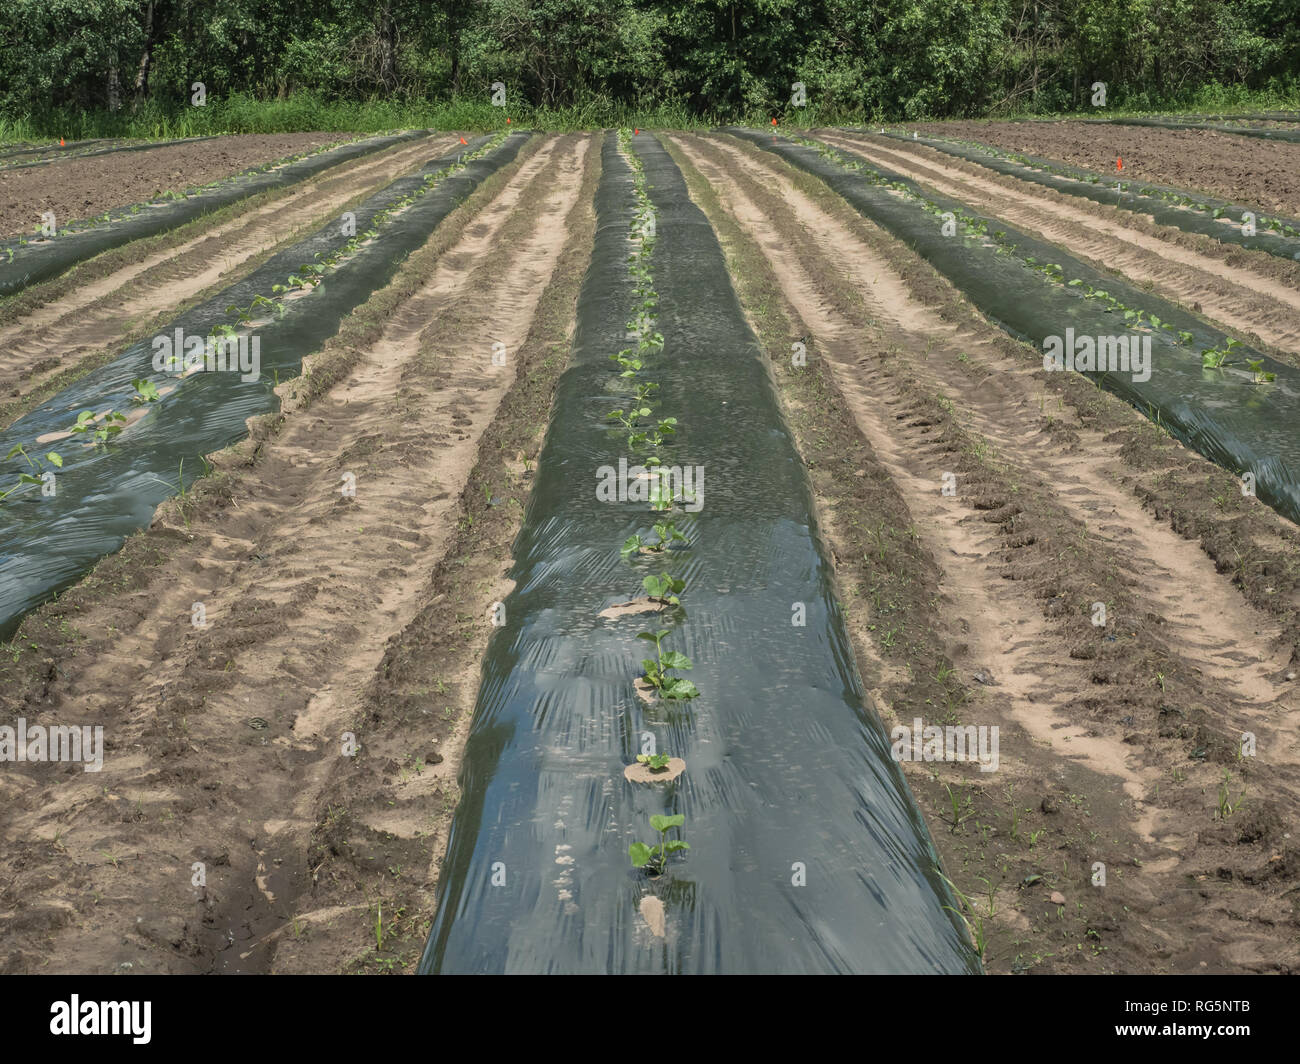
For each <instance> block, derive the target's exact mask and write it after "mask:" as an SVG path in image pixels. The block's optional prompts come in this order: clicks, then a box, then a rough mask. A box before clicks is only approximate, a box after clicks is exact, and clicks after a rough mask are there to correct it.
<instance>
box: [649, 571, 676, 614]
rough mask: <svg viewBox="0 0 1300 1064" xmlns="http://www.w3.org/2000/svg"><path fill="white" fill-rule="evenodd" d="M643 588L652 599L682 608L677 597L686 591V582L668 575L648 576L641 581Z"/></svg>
mask: <svg viewBox="0 0 1300 1064" xmlns="http://www.w3.org/2000/svg"><path fill="white" fill-rule="evenodd" d="M641 586H642V587H643V588H645V592H646V594H647V595H649V596H650V597H651V598H652V599H656V600H658V601H659V602H664V603H667V604H668V605H670V606H680V605H681V602H680V601H679V600H678V598H677V596H678V595H680V594H681V593H682V592H683V591H685V590H686V581H685V580H681V579H678V578H677V577H675V576H670V575H669V574H668V573H660V574H659V575H658V576H647V577H646V578H645V579H644V580H642V581H641Z"/></svg>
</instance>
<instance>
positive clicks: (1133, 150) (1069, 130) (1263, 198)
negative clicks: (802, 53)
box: [908, 121, 1300, 215]
mask: <svg viewBox="0 0 1300 1064" xmlns="http://www.w3.org/2000/svg"><path fill="white" fill-rule="evenodd" d="M911 128H912V127H911V126H909V127H908V129H909V130H910V129H911ZM916 128H917V129H918V130H920V131H921V132H922V133H923V134H925V135H927V136H937V137H953V138H957V139H960V140H970V141H977V142H981V143H984V144H991V145H993V146H994V147H997V148H1004V149H1006V150H1008V151H1017V152H1022V153H1024V154H1026V155H1036V156H1038V157H1039V158H1040V159H1058V160H1060V161H1061V162H1064V163H1070V164H1071V165H1073V166H1082V167H1084V168H1085V169H1087V170H1095V171H1097V172H1098V173H1102V174H1109V173H1116V174H1117V173H1119V172H1120V170H1119V167H1118V165H1117V164H1118V162H1119V161H1122V162H1123V164H1124V165H1123V173H1124V175H1125V177H1126V178H1128V177H1132V178H1133V179H1134V180H1137V181H1151V182H1154V183H1156V184H1161V185H1173V186H1175V187H1177V188H1186V189H1195V190H1199V191H1202V192H1208V193H1209V194H1210V195H1212V196H1220V197H1222V198H1224V199H1230V200H1238V199H1239V200H1240V201H1241V202H1243V203H1247V204H1258V205H1259V206H1260V207H1263V208H1264V209H1265V210H1269V211H1281V212H1283V213H1285V214H1291V215H1295V214H1297V213H1300V168H1298V167H1297V166H1296V161H1297V159H1300V145H1296V144H1281V143H1276V142H1272V143H1270V142H1268V141H1251V142H1249V143H1245V144H1243V143H1242V142H1241V140H1239V139H1238V138H1236V137H1234V136H1232V135H1231V134H1226V133H1216V132H1214V131H1213V130H1187V129H1153V128H1149V127H1148V128H1139V127H1136V126H1116V125H1109V124H1107V123H1101V122H1087V121H1084V122H1071V121H1061V122H936V123H924V124H921V125H918V126H916Z"/></svg>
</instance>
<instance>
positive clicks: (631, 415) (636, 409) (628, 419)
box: [605, 406, 650, 432]
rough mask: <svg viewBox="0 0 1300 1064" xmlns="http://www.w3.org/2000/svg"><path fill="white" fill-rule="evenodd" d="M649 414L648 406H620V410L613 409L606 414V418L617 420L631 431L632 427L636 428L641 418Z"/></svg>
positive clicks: (607, 419)
mask: <svg viewBox="0 0 1300 1064" xmlns="http://www.w3.org/2000/svg"><path fill="white" fill-rule="evenodd" d="M649 416H650V408H649V407H648V406H633V407H629V408H628V409H627V410H624V409H622V408H621V407H620V408H619V409H618V410H611V411H610V412H609V413H608V414H607V415H605V420H606V421H617V422H618V423H619V424H620V425H622V426H623V427H624V428H625V429H627V430H628V431H629V432H631V431H632V429H634V428H636V424H637V422H638V421H640V420H641V418H643V417H649Z"/></svg>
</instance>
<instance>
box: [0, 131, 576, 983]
mask: <svg viewBox="0 0 1300 1064" xmlns="http://www.w3.org/2000/svg"><path fill="white" fill-rule="evenodd" d="M588 147H589V141H587V140H586V139H585V138H579V137H568V138H560V139H557V140H551V141H547V142H545V143H543V144H542V145H541V146H540V147H539V149H538V150H537V151H536V152H535V153H534V154H532V155H531V156H530V157H529V158H527V159H526V160H525V161H523V163H522V165H521V166H520V167H519V168H518V170H517V171H515V172H514V174H513V176H511V177H510V178H509V180H508V181H507V182H506V183H505V184H504V185H503V186H502V187H501V189H500V191H499V193H498V194H497V195H496V196H495V198H494V199H493V200H492V201H491V202H490V204H488V205H487V206H486V207H485V208H484V209H483V210H482V212H481V213H480V214H479V215H478V217H477V218H476V219H474V221H473V222H472V223H471V224H470V225H469V226H468V227H467V228H466V229H465V230H464V231H463V235H462V237H461V239H459V240H458V241H457V243H456V244H455V245H454V246H453V247H451V248H449V249H447V251H446V252H445V253H444V254H443V255H442V256H440V258H439V260H438V262H437V266H436V268H434V269H433V270H432V272H431V274H430V275H429V277H428V279H427V281H425V282H424V283H423V284H422V285H421V286H420V287H419V289H418V290H417V291H415V292H414V293H412V295H411V297H410V298H409V299H407V300H406V301H404V302H403V303H402V304H401V305H400V307H399V308H397V309H396V311H395V313H393V314H392V315H391V316H390V317H389V318H388V319H387V321H386V323H385V325H384V327H383V330H382V332H381V333H380V334H379V335H378V336H376V337H375V338H374V339H373V341H372V342H371V343H368V344H367V345H366V346H365V347H364V349H361V350H359V351H358V352H357V354H356V356H355V358H354V359H353V360H352V362H351V366H350V369H349V371H348V372H347V375H346V377H344V378H343V379H340V380H339V381H338V382H337V383H336V384H335V385H334V386H333V387H332V388H330V389H329V390H328V391H326V392H324V393H323V394H317V393H314V392H313V391H312V390H311V384H310V381H311V376H312V372H313V367H312V365H311V361H312V360H308V365H307V367H306V368H305V370H304V377H303V378H301V379H300V380H299V381H296V382H292V383H290V384H288V385H284V386H282V389H281V390H282V392H286V393H287V396H286V406H285V410H284V411H283V412H282V413H281V414H280V415H277V416H276V417H275V418H273V419H270V421H271V423H275V424H278V425H279V432H278V433H277V434H276V435H275V437H274V438H273V439H266V438H262V439H252V440H250V441H248V442H246V443H245V444H243V445H241V446H240V447H239V448H237V449H236V451H237V452H238V453H239V454H242V455H243V456H244V461H246V462H248V463H249V464H250V465H252V466H253V467H254V469H255V471H254V472H240V473H239V474H237V476H238V479H239V481H240V490H239V491H238V493H237V495H236V496H235V497H234V498H233V499H232V500H231V510H230V512H229V513H228V515H227V516H226V517H225V518H224V519H223V520H221V521H219V522H217V523H216V524H215V526H214V527H211V528H204V529H203V530H202V531H201V532H199V537H200V539H201V542H199V543H196V544H194V545H193V546H191V547H188V548H187V549H186V550H185V551H184V552H183V554H184V556H185V558H184V561H181V560H180V559H178V561H177V562H175V563H171V564H174V565H178V566H180V567H181V568H182V569H183V570H184V571H185V574H186V575H185V580H184V581H183V582H182V581H179V580H173V581H168V580H167V579H166V576H167V567H166V566H164V568H163V570H161V571H159V572H157V573H155V574H151V577H152V578H151V581H150V583H151V585H152V586H151V589H150V590H151V592H152V593H151V594H150V595H149V601H148V603H147V604H144V608H143V612H142V613H141V615H139V616H137V617H135V618H133V620H132V623H130V625H129V627H128V626H126V625H123V626H122V628H121V629H120V630H119V631H118V633H117V637H116V639H114V640H113V641H112V645H111V648H110V647H109V646H106V645H103V643H100V644H99V646H98V647H97V649H98V650H100V651H101V653H99V654H96V655H89V656H88V657H87V659H85V660H84V661H83V662H80V663H78V665H77V667H76V668H75V671H72V670H71V669H70V674H69V675H68V676H67V677H66V682H67V684H68V688H69V689H71V690H73V691H76V692H80V693H81V697H80V699H79V705H80V706H81V707H83V711H84V712H86V713H89V714H92V715H93V716H95V718H96V719H102V720H106V721H112V722H116V726H115V727H111V728H110V729H109V733H110V738H109V743H108V745H109V751H110V755H111V757H112V769H113V776H112V779H113V780H114V786H115V787H121V788H122V789H123V790H125V791H129V792H130V793H131V795H132V797H133V798H135V799H136V800H138V801H141V802H145V803H148V804H149V805H150V808H151V809H154V808H157V807H158V806H156V805H155V803H160V805H161V807H168V808H170V807H172V806H173V802H174V799H175V795H174V794H173V793H171V792H170V791H169V790H168V787H167V785H166V784H165V783H164V782H163V781H165V780H173V779H175V778H176V777H177V773H183V772H185V771H189V770H186V769H185V768H184V767H183V766H185V765H186V764H189V765H191V766H194V768H193V769H192V770H193V771H201V772H202V774H203V775H204V776H205V777H206V778H209V779H216V780H221V781H222V783H221V784H220V790H219V791H217V793H216V794H215V795H214V799H213V801H211V802H207V803H199V805H198V806H197V807H194V803H193V802H189V803H185V804H186V805H187V807H186V808H183V809H182V810H181V811H180V812H179V814H178V815H177V816H176V819H175V820H174V821H173V822H171V823H170V825H169V827H168V828H167V829H165V830H163V831H161V832H160V833H154V834H151V835H149V836H148V840H147V841H146V839H145V836H144V834H143V833H142V834H140V835H139V836H138V837H137V832H136V830H135V829H125V830H124V831H117V830H114V829H113V828H106V826H105V824H104V823H103V822H102V820H101V821H100V822H99V823H94V822H95V821H96V820H100V818H99V817H95V816H84V817H79V818H78V821H77V826H76V828H75V829H74V830H73V831H71V832H69V833H68V835H67V836H66V837H61V839H60V842H61V845H62V846H63V847H64V852H66V853H68V854H69V856H70V859H71V860H72V861H73V862H74V864H76V865H78V866H79V867H80V869H81V874H82V875H84V876H86V877H88V878H90V879H92V880H94V881H95V882H96V886H95V889H96V890H100V889H102V890H103V891H104V892H107V893H113V894H115V895H118V897H119V899H120V898H121V897H122V896H123V894H124V892H129V893H138V892H139V891H140V889H141V886H142V884H147V886H145V887H144V889H145V891H146V892H148V895H149V896H151V897H159V898H166V899H167V900H168V904H167V905H166V906H165V907H164V908H165V911H166V912H168V913H171V914H176V913H179V912H191V913H193V914H194V915H193V916H192V917H191V919H190V920H188V921H186V920H183V919H181V918H179V917H175V916H174V915H173V916H170V917H168V918H167V919H168V920H173V921H176V922H177V923H178V924H179V925H180V929H179V930H178V931H177V937H176V940H175V941H174V942H173V941H172V940H171V939H170V938H168V935H169V934H170V933H171V932H170V930H161V931H159V930H157V929H154V930H152V931H151V930H144V931H141V929H139V928H136V929H132V928H131V927H130V926H129V918H128V917H127V916H126V915H124V914H125V913H126V909H127V906H122V907H116V906H115V913H116V914H117V915H118V916H120V917H121V919H122V920H123V921H127V923H124V924H123V926H122V927H120V928H116V929H115V933H113V934H107V933H106V934H104V935H103V936H102V938H101V939H100V941H101V943H102V949H103V950H104V951H106V953H105V955H96V956H94V957H89V956H88V955H87V954H86V952H85V951H84V950H82V951H80V952H79V953H78V951H70V952H68V953H67V954H66V956H69V957H71V956H74V955H76V956H78V960H77V966H78V967H79V968H80V969H82V970H85V969H91V970H111V969H112V968H113V967H114V966H115V964H116V963H119V962H117V960H116V957H117V955H118V954H131V955H133V956H136V955H139V954H140V953H142V952H150V947H148V946H147V945H146V943H147V942H149V941H152V942H153V943H154V946H155V947H156V946H162V947H163V949H162V951H161V953H154V955H153V956H152V957H150V959H149V960H148V961H147V962H146V961H141V962H140V964H141V966H142V967H144V968H145V969H146V970H154V971H156V970H186V969H187V968H188V969H189V970H216V971H241V970H255V969H264V968H265V967H266V965H267V964H268V963H269V955H268V954H267V953H266V952H265V951H263V950H260V949H259V948H258V945H259V943H260V944H261V945H267V944H269V939H267V937H266V936H267V935H269V934H270V933H272V932H273V931H275V930H276V929H280V930H282V929H283V925H284V924H285V923H286V920H287V918H288V917H287V915H286V913H287V912H288V910H286V909H285V906H286V905H287V904H288V903H289V901H290V900H292V898H293V897H294V896H296V895H297V894H298V893H300V892H302V891H304V890H307V889H309V887H310V882H311V880H310V874H309V872H308V870H307V868H306V864H305V860H304V855H305V853H306V850H307V846H308V836H309V834H310V831H311V829H312V828H313V826H314V825H315V824H316V822H317V809H316V805H317V801H318V798H319V796H320V793H321V792H320V788H321V787H322V786H323V784H324V782H325V780H326V779H327V778H328V777H329V775H330V773H331V772H332V771H333V770H334V768H335V762H336V759H337V757H338V756H339V750H340V742H341V740H340V738H339V736H340V735H341V733H342V731H343V729H344V728H345V726H346V725H347V724H348V723H349V722H350V721H351V720H353V719H354V718H355V717H356V716H357V714H358V706H359V704H360V699H361V694H362V691H363V688H364V687H365V685H366V684H367V682H368V681H369V678H370V676H371V675H372V673H373V671H374V669H375V667H376V665H377V664H378V663H379V661H380V659H381V657H382V654H383V649H384V645H385V642H386V641H387V640H388V639H389V637H390V636H392V635H393V634H395V633H397V632H399V631H401V630H402V628H403V627H404V626H405V625H406V624H407V623H408V622H409V621H410V620H411V619H412V618H413V617H414V616H415V614H416V611H417V609H418V607H419V605H420V601H419V599H420V594H421V591H422V589H423V588H424V586H425V580H426V577H425V574H426V573H427V572H428V571H429V569H430V568H431V567H432V566H433V565H434V564H435V563H436V562H437V560H438V558H439V557H440V556H441V554H442V553H443V552H444V550H445V549H446V546H447V544H448V543H449V542H450V541H451V539H452V538H453V537H454V534H455V531H456V528H455V524H454V511H455V509H456V507H457V497H458V495H459V493H460V491H461V489H462V488H463V487H464V484H465V481H466V478H467V476H468V473H469V470H470V468H471V466H472V465H473V463H474V454H475V451H476V448H477V446H478V443H479V440H480V438H481V436H482V433H483V432H484V430H485V428H486V426H487V425H488V424H489V423H490V422H491V420H492V418H493V416H494V414H495V411H496V409H497V407H498V405H499V404H500V402H501V401H502V398H503V397H504V396H505V394H506V393H507V391H508V390H509V389H510V388H511V386H512V384H513V383H514V372H513V366H514V363H513V362H512V361H510V353H511V352H513V351H514V350H516V349H517V347H518V346H519V345H520V344H521V343H522V342H523V340H524V338H525V336H526V335H527V333H528V330H529V326H530V323H531V321H532V319H533V316H534V311H535V309H536V307H537V303H538V299H539V298H540V295H541V293H542V291H543V290H544V288H545V287H546V284H547V281H548V280H549V278H550V276H551V273H552V271H553V269H554V267H555V264H556V262H557V260H558V257H559V254H560V252H561V250H562V248H563V247H564V245H565V242H566V232H565V229H564V228H563V226H562V225H557V224H555V223H556V222H557V221H562V220H563V219H564V218H565V217H566V216H567V214H568V212H569V210H570V208H572V206H573V205H574V203H575V201H576V197H577V194H578V189H579V187H580V184H581V181H582V177H583V169H584V164H585V157H586V152H587V149H588ZM494 343H502V344H504V345H505V351H506V354H507V361H506V364H505V365H504V366H494V365H493V362H492V357H493V344H494ZM300 392H301V393H303V396H302V397H303V398H304V399H306V398H310V399H311V401H310V402H309V403H308V404H307V405H302V404H300V403H299V402H296V401H295V396H298V395H299V393H300ZM221 464H222V462H221V461H220V459H219V461H218V465H219V466H220V465H221ZM237 468H238V467H237ZM344 474H351V477H354V478H355V480H354V481H353V480H351V479H350V478H345V476H344ZM353 483H354V484H355V496H350V495H348V494H344V491H346V490H347V489H348V488H349V487H350V486H351V484H353ZM340 489H343V490H342V491H341V490H340ZM154 534H156V533H151V535H154ZM174 534H175V535H176V536H177V538H178V539H179V538H187V539H188V538H191V537H188V536H186V534H185V533H184V532H182V530H181V529H179V528H176V529H175V530H174ZM196 596H197V598H198V600H199V601H201V602H202V603H203V604H204V609H205V611H206V623H207V626H208V627H207V628H206V629H195V628H194V627H193V626H192V625H191V623H190V618H191V615H192V605H193V602H192V601H189V600H193V599H195V597H196ZM100 620H101V618H100V617H97V616H94V615H92V616H90V617H85V618H82V617H79V618H78V621H77V623H78V625H81V624H83V623H84V624H86V625H87V626H88V628H91V629H94V628H95V627H96V622H99V621H100ZM100 630H101V631H102V629H100ZM250 720H252V721H253V723H252V725H250V724H249V721H250ZM133 749H139V750H142V751H147V754H146V755H142V756H139V757H138V758H137V757H133V756H132V754H131V753H130V751H131V750H133ZM200 760H201V762H202V769H201V770H200V769H198V768H197V763H198V762H199V761H200ZM159 765H165V766H168V767H166V768H163V769H160V768H159ZM119 772H120V773H121V774H120V775H119ZM105 773H106V777H107V773H108V768H107V767H106V769H105ZM30 782H31V781H29V783H30ZM423 782H424V785H428V787H429V789H430V791H432V790H433V789H436V788H437V787H438V786H439V785H440V783H441V782H443V781H441V776H439V777H438V778H437V779H435V778H434V775H433V774H430V775H428V777H427V778H426V779H425V780H424V781H423ZM32 785H34V784H32ZM56 789H57V790H58V792H59V798H58V800H57V801H48V802H43V803H40V804H37V805H35V806H34V807H33V809H32V811H31V812H30V813H29V814H27V815H15V816H14V817H13V818H12V819H11V821H10V824H9V825H8V828H7V831H6V834H7V835H8V836H9V837H27V838H37V839H39V838H41V837H45V838H49V837H50V835H51V833H52V830H53V829H52V828H51V825H52V824H53V823H54V822H56V821H57V820H58V819H59V818H60V817H61V816H63V815H64V814H66V813H67V811H68V810H69V808H70V806H71V805H72V804H73V803H76V802H87V801H89V802H94V801H95V798H94V794H95V792H97V791H98V789H99V788H98V787H90V786H88V785H83V782H82V781H81V780H74V781H70V785H69V786H67V787H62V788H56ZM82 792H84V793H82ZM124 836H132V840H131V841H130V843H129V845H131V846H136V845H139V846H142V847H143V846H148V847H150V848H153V847H158V848H162V849H165V851H166V852H162V853H160V852H156V851H155V852H152V853H151V854H149V855H147V856H146V855H137V856H136V857H135V858H133V859H132V862H131V867H130V868H129V870H128V869H126V868H119V866H118V864H117V863H111V866H110V867H103V866H102V865H103V863H102V862H98V861H97V860H96V858H95V855H94V850H95V848H100V849H103V848H105V847H106V848H107V849H109V851H110V852H113V851H114V850H115V847H117V846H119V845H121V846H122V847H125V846H127V845H128V843H127V842H126V840H125V839H124ZM137 838H138V841H137ZM193 861H200V862H203V863H204V864H205V866H206V869H207V874H208V879H207V884H206V887H204V888H195V887H191V886H190V882H189V873H188V871H187V869H188V868H189V865H190V864H191V862H193ZM96 865H100V867H95V866H96ZM182 873H184V874H182ZM101 878H102V879H103V880H104V882H102V883H101V882H100V880H101ZM172 926H173V925H171V924H169V925H168V928H171V927H172ZM295 926H296V925H295ZM116 931H120V932H121V934H118V933H116ZM132 931H134V938H133V939H132V940H131V944H130V945H129V946H126V945H123V944H122V943H123V942H124V941H125V939H124V936H125V935H127V934H130V933H131V932H132ZM73 933H75V932H73ZM186 953H188V954H189V955H190V958H191V959H190V960H186V959H185V958H184V954H186ZM108 954H112V956H109V955H108ZM55 955H57V956H64V955H65V954H64V953H63V952H62V951H60V950H58V949H57V948H56V950H55Z"/></svg>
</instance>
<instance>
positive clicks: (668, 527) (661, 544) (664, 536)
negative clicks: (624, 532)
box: [621, 521, 686, 556]
mask: <svg viewBox="0 0 1300 1064" xmlns="http://www.w3.org/2000/svg"><path fill="white" fill-rule="evenodd" d="M651 531H652V532H654V534H655V536H656V537H657V538H656V542H654V543H646V542H645V541H644V540H643V539H642V538H641V536H640V533H637V534H636V535H632V536H628V537H627V539H625V540H624V541H623V548H622V551H621V553H622V554H623V555H625V556H626V555H628V554H634V553H635V552H637V551H639V550H640V549H641V548H642V547H645V548H646V550H650V551H654V553H656V554H661V553H663V552H664V551H665V550H667V549H668V548H669V547H670V546H671V545H672V544H673V543H676V542H678V541H681V542H682V543H685V542H686V537H685V536H684V535H683V534H682V533H681V531H680V530H678V528H677V526H676V525H675V524H674V523H673V522H672V521H658V522H656V523H655V525H654V527H653V528H652V529H651Z"/></svg>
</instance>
